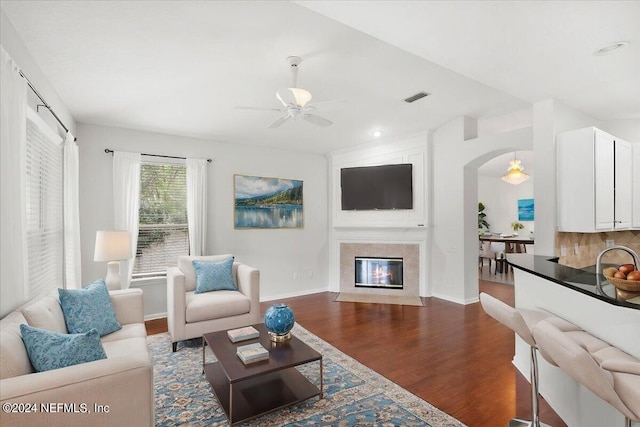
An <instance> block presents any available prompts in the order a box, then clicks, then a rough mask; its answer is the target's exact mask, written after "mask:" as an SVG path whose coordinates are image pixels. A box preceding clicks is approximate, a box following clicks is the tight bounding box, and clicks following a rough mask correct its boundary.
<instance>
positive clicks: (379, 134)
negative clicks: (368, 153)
mask: <svg viewBox="0 0 640 427" xmlns="http://www.w3.org/2000/svg"><path fill="white" fill-rule="evenodd" d="M371 136H373V137H374V138H380V137H381V136H382V131H381V130H378V129H376V130H374V131H373V132H371Z"/></svg>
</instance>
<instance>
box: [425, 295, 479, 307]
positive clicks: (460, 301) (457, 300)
mask: <svg viewBox="0 0 640 427" xmlns="http://www.w3.org/2000/svg"><path fill="white" fill-rule="evenodd" d="M432 297H434V298H439V299H443V300H445V301H450V302H455V303H456V304H461V305H467V304H473V303H476V302H478V301H480V298H479V297H473V298H469V299H466V300H463V299H460V298H452V297H451V296H449V295H444V294H439V293H435V294H433V295H432Z"/></svg>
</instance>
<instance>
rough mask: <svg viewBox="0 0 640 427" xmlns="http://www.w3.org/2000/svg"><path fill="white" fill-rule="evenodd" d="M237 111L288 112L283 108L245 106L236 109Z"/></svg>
mask: <svg viewBox="0 0 640 427" xmlns="http://www.w3.org/2000/svg"><path fill="white" fill-rule="evenodd" d="M235 109H236V110H242V111H286V110H284V109H282V108H267V107H246V106H243V105H239V106H237V107H235Z"/></svg>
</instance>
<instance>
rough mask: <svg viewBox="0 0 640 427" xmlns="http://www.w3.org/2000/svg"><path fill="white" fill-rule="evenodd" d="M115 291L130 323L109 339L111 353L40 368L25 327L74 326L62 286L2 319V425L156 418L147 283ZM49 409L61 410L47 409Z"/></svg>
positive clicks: (136, 422) (122, 318) (126, 422)
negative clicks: (144, 297) (22, 330)
mask: <svg viewBox="0 0 640 427" xmlns="http://www.w3.org/2000/svg"><path fill="white" fill-rule="evenodd" d="M109 294H110V296H111V302H112V304H113V308H114V309H115V312H116V316H117V318H118V322H120V324H121V325H122V329H120V330H118V331H116V332H113V333H111V334H108V335H105V336H103V337H102V338H101V341H102V345H103V347H104V350H105V353H106V355H107V358H106V359H103V360H97V361H94V362H89V363H82V364H79V365H75V366H68V367H66V368H61V369H54V370H50V371H46V372H34V370H33V367H32V366H31V363H30V362H29V357H28V355H27V351H26V348H25V346H24V343H23V341H22V338H21V335H20V328H19V326H20V324H21V323H23V324H28V325H30V326H33V327H37V328H42V329H47V330H51V331H55V332H61V333H67V329H66V325H65V322H64V316H63V314H62V309H61V307H60V303H59V300H58V297H57V292H56V293H55V294H54V293H52V294H49V295H47V296H45V297H43V298H41V299H39V300H37V301H35V302H31V303H28V304H26V305H25V306H23V307H21V308H20V309H19V310H16V311H14V312H12V313H10V314H9V315H8V316H6V317H5V318H3V319H2V320H1V321H0V371H1V372H0V400H1V401H2V405H3V411H2V412H1V413H0V425H2V426H3V427H4V426H29V427H33V426H46V427H55V426H65V427H73V426H78V427H80V426H88V425H90V426H92V427H96V426H152V425H154V407H153V405H154V401H153V363H152V359H151V353H150V351H149V349H148V347H147V339H146V337H147V333H146V329H145V326H144V321H143V306H142V290H140V289H126V290H118V291H110V292H109ZM7 403H8V404H10V405H6V404H7ZM11 404H13V405H11ZM20 404H29V405H28V406H27V407H25V406H24V405H20ZM34 404H35V405H34ZM41 404H42V405H41ZM65 405H66V406H65ZM83 405H86V406H83ZM94 405H100V407H98V408H96V406H94ZM34 408H35V409H37V412H34ZM48 408H49V409H50V410H51V411H52V412H53V411H56V412H53V413H52V412H50V413H46V412H44V410H46V409H48ZM107 408H108V413H107V412H106V411H105V409H107ZM7 409H10V411H7ZM13 409H15V412H12V410H13ZM96 409H98V412H96ZM100 409H102V412H100ZM26 411H30V412H29V413H24V412H26ZM87 411H88V412H90V413H86V412H87Z"/></svg>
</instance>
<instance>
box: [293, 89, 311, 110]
mask: <svg viewBox="0 0 640 427" xmlns="http://www.w3.org/2000/svg"><path fill="white" fill-rule="evenodd" d="M289 90H290V91H291V92H293V96H294V97H295V98H296V104H298V107H300V108H302V107H304V106H305V105H307V102H309V101H311V93H309V91H306V90H304V89H300V88H297V87H290V88H289Z"/></svg>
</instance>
